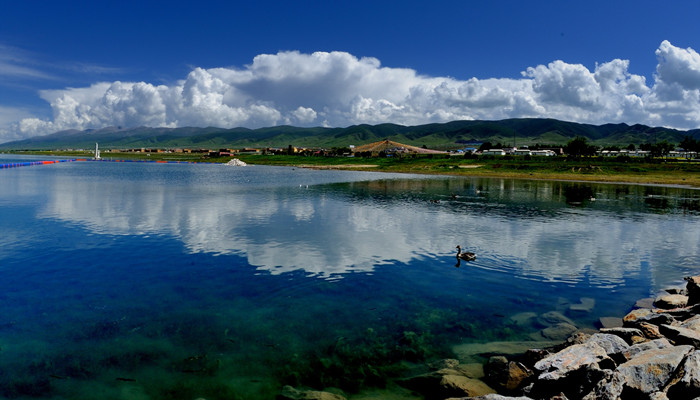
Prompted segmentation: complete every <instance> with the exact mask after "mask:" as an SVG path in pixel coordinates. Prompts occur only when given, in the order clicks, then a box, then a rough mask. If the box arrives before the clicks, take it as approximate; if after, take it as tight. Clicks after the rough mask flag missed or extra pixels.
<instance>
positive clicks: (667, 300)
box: [654, 294, 688, 310]
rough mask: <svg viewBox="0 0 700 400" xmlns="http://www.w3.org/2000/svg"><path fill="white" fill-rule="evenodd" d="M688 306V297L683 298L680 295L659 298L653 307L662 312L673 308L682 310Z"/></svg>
mask: <svg viewBox="0 0 700 400" xmlns="http://www.w3.org/2000/svg"><path fill="white" fill-rule="evenodd" d="M687 305H688V296H683V295H682V294H667V295H663V296H659V297H657V298H656V300H655V301H654V306H656V307H657V308H661V309H664V310H670V309H673V308H682V307H686V306H687Z"/></svg>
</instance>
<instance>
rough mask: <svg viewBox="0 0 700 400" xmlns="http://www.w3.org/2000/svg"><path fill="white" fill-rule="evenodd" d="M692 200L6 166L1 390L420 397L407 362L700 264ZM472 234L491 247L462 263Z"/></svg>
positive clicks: (2, 177)
mask: <svg viewBox="0 0 700 400" xmlns="http://www.w3.org/2000/svg"><path fill="white" fill-rule="evenodd" d="M28 158H31V157H28ZM699 222H700V191H698V190H692V189H685V188H670V187H650V186H639V185H637V186H630V185H603V184H591V183H587V184H584V183H562V182H541V181H517V180H503V179H476V178H472V179H470V178H442V177H425V176H407V175H388V174H377V173H368V172H339V171H312V170H305V169H298V168H297V169H295V168H275V167H261V166H249V167H227V166H222V165H204V164H197V165H176V164H167V165H164V164H116V163H99V162H74V163H62V164H52V165H46V166H31V167H23V168H17V169H9V170H2V171H0V232H1V233H0V274H2V275H1V276H2V278H1V279H0V305H1V307H2V312H0V397H3V398H27V399H29V398H57V399H58V398H61V399H62V398H85V399H90V398H95V399H96V398H100V399H112V398H113V399H127V398H128V399H195V398H198V397H203V398H207V399H257V398H260V399H264V398H273V397H274V395H275V393H277V392H278V391H279V389H280V388H281V387H282V385H285V384H291V385H295V386H306V387H312V388H315V389H323V388H325V387H339V388H341V389H343V390H345V392H346V394H347V395H348V397H352V396H353V395H354V394H355V393H362V392H363V391H364V390H374V389H373V388H376V387H383V388H385V389H383V390H385V391H386V392H385V395H386V396H388V393H389V392H392V395H394V396H404V397H397V398H410V396H409V395H407V394H405V393H404V392H402V391H401V389H399V388H397V387H395V386H394V385H393V384H392V381H393V379H395V378H396V377H400V376H402V374H406V373H408V371H409V370H410V368H411V366H412V365H420V364H423V363H426V362H428V361H430V360H433V359H437V358H446V357H450V358H460V360H461V361H462V362H465V363H466V362H474V361H478V358H474V357H473V354H471V353H469V354H466V353H465V352H464V350H463V349H464V347H463V345H464V344H469V343H489V342H498V341H522V340H528V341H532V340H556V339H553V338H551V337H544V336H543V334H542V332H543V329H545V328H547V327H548V325H547V324H548V322H546V321H544V319H543V318H541V316H542V315H543V314H545V313H550V315H551V312H556V313H557V314H556V315H559V316H562V317H566V318H569V319H570V320H569V322H570V323H572V324H574V325H575V326H576V327H578V328H580V329H587V328H593V327H595V326H596V323H597V321H598V319H599V318H600V317H604V316H622V315H624V314H625V313H626V312H627V311H628V310H629V309H630V308H631V306H632V305H633V304H634V302H635V301H636V300H637V299H639V298H643V297H647V296H650V295H654V294H656V293H657V292H658V291H659V290H661V289H663V288H665V287H668V286H673V285H679V284H680V282H681V279H682V277H683V276H686V275H690V274H696V273H700V263H698V261H697V260H698V259H700V258H699V257H698V256H699V255H700V224H699ZM457 244H460V245H462V247H464V248H465V250H467V251H473V252H476V253H477V260H476V261H473V262H468V263H465V262H463V263H460V264H459V265H456V259H455V257H454V254H455V246H456V245H457ZM582 299H583V300H582ZM582 302H586V303H587V304H592V305H590V307H588V308H587V309H586V310H584V311H581V310H574V308H572V307H571V306H572V305H574V304H578V303H582ZM591 302H592V303H591ZM538 317H539V318H538Z"/></svg>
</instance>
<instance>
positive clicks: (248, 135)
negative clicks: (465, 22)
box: [0, 118, 700, 150]
mask: <svg viewBox="0 0 700 400" xmlns="http://www.w3.org/2000/svg"><path fill="white" fill-rule="evenodd" d="M685 136H691V137H693V138H695V139H700V129H693V130H689V131H681V130H677V129H670V128H661V127H649V126H645V125H639V124H637V125H628V124H624V123H620V124H604V125H589V124H580V123H575V122H566V121H560V120H555V119H540V118H518V119H505V120H500V121H452V122H447V123H434V124H426V125H416V126H403V125H397V124H379V125H353V126H349V127H346V128H322V127H313V128H301V127H294V126H286V125H285V126H275V127H269V128H259V129H247V128H232V129H224V128H216V127H207V128H194V127H185V128H150V127H138V128H121V127H107V128H102V129H88V130H83V131H79V130H66V131H61V132H56V133H53V134H49V135H45V136H35V137H31V138H29V139H24V140H18V141H13V142H7V143H0V149H3V150H53V149H81V148H82V149H90V148H92V147H94V145H95V143H96V142H97V143H99V145H100V148H103V149H129V148H143V147H147V148H204V149H218V148H244V147H287V146H288V145H294V146H298V147H299V146H300V147H322V148H331V147H346V146H349V145H362V144H367V143H371V142H376V141H379V140H384V139H390V140H393V141H396V142H400V143H405V144H409V145H414V146H423V145H425V146H427V147H429V148H434V149H454V148H460V147H464V146H465V144H466V143H475V142H487V141H488V142H492V143H494V144H495V143H503V144H504V145H513V144H515V145H516V146H523V145H533V144H537V143H539V144H544V145H564V144H566V143H567V142H568V141H569V140H571V139H573V138H575V137H585V138H586V139H588V141H589V142H591V143H593V144H596V145H599V146H605V145H617V146H627V145H629V144H631V143H632V144H635V145H640V144H642V143H656V142H658V141H664V140H666V141H668V142H670V143H674V144H678V143H679V142H680V141H681V140H683V138H684V137H685Z"/></svg>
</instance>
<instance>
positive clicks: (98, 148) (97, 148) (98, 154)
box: [95, 142, 102, 160]
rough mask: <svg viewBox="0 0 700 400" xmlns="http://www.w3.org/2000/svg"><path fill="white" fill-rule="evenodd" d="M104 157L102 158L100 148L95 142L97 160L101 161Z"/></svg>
mask: <svg viewBox="0 0 700 400" xmlns="http://www.w3.org/2000/svg"><path fill="white" fill-rule="evenodd" d="M101 158H102V157H100V147H99V146H98V145H97V142H95V160H99V159H101Z"/></svg>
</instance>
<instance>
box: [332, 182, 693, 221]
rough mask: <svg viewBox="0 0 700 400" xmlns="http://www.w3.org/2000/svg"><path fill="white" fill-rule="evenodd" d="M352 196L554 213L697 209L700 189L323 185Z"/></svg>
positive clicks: (459, 208) (529, 214) (508, 212)
mask: <svg viewBox="0 0 700 400" xmlns="http://www.w3.org/2000/svg"><path fill="white" fill-rule="evenodd" d="M329 186H331V187H335V188H336V191H337V192H338V193H344V194H346V195H347V196H348V197H350V198H351V199H352V200H353V201H368V202H372V203H375V204H376V203H382V202H389V203H401V202H410V203H411V204H413V205H414V206H415V205H416V204H422V205H423V206H424V207H426V208H429V207H435V206H436V205H440V206H443V208H442V210H447V211H453V212H465V211H467V212H486V211H488V212H492V213H496V214H501V215H503V216H517V217H519V218H537V217H556V216H558V215H561V214H567V213H570V212H576V210H577V209H583V210H587V211H591V212H593V211H595V212H609V213H611V214H612V215H613V216H617V217H621V216H631V217H634V216H635V215H638V214H647V213H651V214H669V213H671V214H676V213H678V214H700V190H697V189H689V188H679V187H665V186H641V185H624V184H603V183H587V182H561V181H535V180H533V181H527V180H516V179H511V180H509V179H478V178H477V179H435V180H430V179H423V180H378V181H370V182H351V183H343V184H332V185H329Z"/></svg>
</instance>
